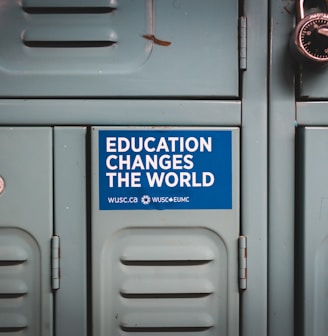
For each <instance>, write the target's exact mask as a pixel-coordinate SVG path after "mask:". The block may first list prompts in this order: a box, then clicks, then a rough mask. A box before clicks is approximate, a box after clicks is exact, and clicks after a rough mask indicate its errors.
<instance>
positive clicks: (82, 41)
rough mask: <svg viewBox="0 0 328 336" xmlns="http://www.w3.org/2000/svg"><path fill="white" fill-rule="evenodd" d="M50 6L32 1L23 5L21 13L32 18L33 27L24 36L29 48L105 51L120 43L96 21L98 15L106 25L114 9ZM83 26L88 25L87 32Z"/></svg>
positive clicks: (77, 5)
mask: <svg viewBox="0 0 328 336" xmlns="http://www.w3.org/2000/svg"><path fill="white" fill-rule="evenodd" d="M47 5H48V6H45V5H42V4H39V3H38V2H36V3H33V1H29V2H27V3H25V4H23V6H22V10H23V11H24V13H27V14H28V15H29V16H30V18H29V22H30V23H29V24H28V26H27V27H26V29H25V30H24V32H23V34H22V40H23V44H24V45H25V46H26V47H29V48H104V47H111V46H113V45H114V44H115V43H117V34H116V33H115V32H114V31H113V30H112V29H110V28H108V27H105V26H104V25H103V24H100V25H99V26H98V25H97V21H98V20H97V18H96V17H97V16H98V15H99V19H101V20H102V21H103V16H104V15H108V14H111V13H112V12H113V11H114V10H115V9H116V8H115V6H111V5H110V4H108V5H107V6H103V4H101V3H100V4H98V6H97V3H96V4H92V3H89V5H88V6H81V5H79V4H78V3H74V2H70V1H68V2H67V3H66V4H58V5H56V3H55V2H53V3H52V2H48V3H47ZM47 18H48V19H47ZM91 18H92V22H93V23H92V24H91V23H90V19H91ZM57 22H58V23H57ZM71 22H75V24H74V23H71ZM82 22H85V23H86V28H83V24H82ZM88 22H89V24H88ZM99 22H100V21H99Z"/></svg>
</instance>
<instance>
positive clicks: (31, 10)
mask: <svg viewBox="0 0 328 336" xmlns="http://www.w3.org/2000/svg"><path fill="white" fill-rule="evenodd" d="M22 8H23V11H24V12H25V13H27V14H107V13H112V12H113V11H114V10H115V9H116V8H113V7H22Z"/></svg>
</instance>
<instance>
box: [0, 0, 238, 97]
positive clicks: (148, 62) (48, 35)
mask: <svg viewBox="0 0 328 336" xmlns="http://www.w3.org/2000/svg"><path fill="white" fill-rule="evenodd" d="M1 8H2V10H1V14H0V17H1V20H0V22H1V25H0V40H1V41H2V43H1V44H0V69H1V71H0V73H1V79H2V81H1V83H2V85H1V90H0V95H1V96H2V97H18V96H20V97H91V96H92V97H122V96H123V97H124V96H125V97H126V96H130V97H131V96H133V97H136V96H138V97H151V96H175V97H179V96H188V97H191V96H194V97H204V96H211V97H218V96H221V97H222V96H223V97H237V96H238V94H239V70H238V69H239V65H238V59H239V55H238V1H237V0H233V1H229V2H224V1H217V0H203V1H202V4H201V5H200V3H199V1H197V0H178V1H173V2H171V1H163V0H159V1H154V0H140V1H131V0H127V1H125V0H124V1H114V2H113V1H112V2H105V1H91V2H88V5H87V6H86V2H85V1H84V2H77V1H67V2H61V3H58V2H57V1H51V0H47V1H43V2H40V1H23V2H22V3H20V2H17V1H13V0H5V1H2V6H1ZM13 21H14V22H15V25H13V24H12V22H13ZM226 41H229V43H227V42H226ZM12 55H15V57H13V56H12ZM227 78H229V80H226V79H227Z"/></svg>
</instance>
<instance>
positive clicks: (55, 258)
mask: <svg viewBox="0 0 328 336" xmlns="http://www.w3.org/2000/svg"><path fill="white" fill-rule="evenodd" d="M59 282H60V239H59V236H52V238H51V287H52V289H53V290H57V289H59V287H60V283H59Z"/></svg>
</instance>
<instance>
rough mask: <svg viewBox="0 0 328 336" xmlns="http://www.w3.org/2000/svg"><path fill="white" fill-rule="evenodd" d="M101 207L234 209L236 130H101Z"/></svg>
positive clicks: (130, 208)
mask: <svg viewBox="0 0 328 336" xmlns="http://www.w3.org/2000/svg"><path fill="white" fill-rule="evenodd" d="M99 209H100V210H154V209H157V210H180V209H232V131H231V130H176V129H174V130H172V129H171V130H164V129H155V130H146V129H144V130H100V131H99Z"/></svg>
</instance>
